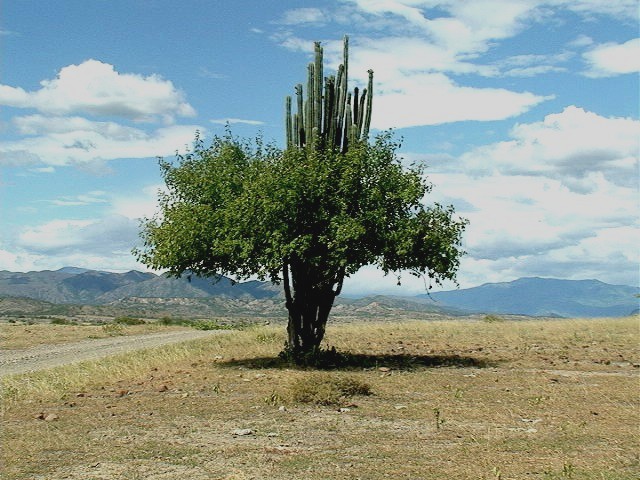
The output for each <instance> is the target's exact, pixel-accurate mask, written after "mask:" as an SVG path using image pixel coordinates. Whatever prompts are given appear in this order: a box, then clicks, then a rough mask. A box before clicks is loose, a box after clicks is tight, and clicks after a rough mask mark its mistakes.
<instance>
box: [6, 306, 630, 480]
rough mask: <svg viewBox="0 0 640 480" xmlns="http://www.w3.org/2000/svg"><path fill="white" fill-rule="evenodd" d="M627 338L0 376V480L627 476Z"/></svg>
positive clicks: (332, 333)
mask: <svg viewBox="0 0 640 480" xmlns="http://www.w3.org/2000/svg"><path fill="white" fill-rule="evenodd" d="M54 327H55V328H65V327H64V326H49V327H46V326H44V327H42V328H43V329H44V328H54ZM639 327H640V322H639V318H638V317H632V318H624V319H598V320H552V321H542V320H526V321H517V322H516V321H497V322H491V323H489V322H483V321H477V320H476V321H470V320H450V321H438V322H404V321H403V322H401V323H393V322H385V323H375V322H367V323H351V324H331V323H330V324H329V326H328V330H327V344H328V345H330V346H335V347H336V348H337V349H338V351H339V352H345V353H347V352H348V353H349V355H348V356H347V357H346V359H345V361H344V363H343V364H341V365H340V366H339V367H338V368H334V369H328V370H325V371H317V370H313V369H298V368H292V367H290V366H288V365H285V364H283V363H282V362H280V361H278V359H277V354H278V352H279V351H280V350H281V348H282V346H283V343H284V333H285V332H284V327H283V326H282V325H276V326H268V327H255V328H250V329H247V330H245V331H239V332H233V333H231V334H229V335H224V336H212V337H210V338H207V339H206V340H197V341H192V342H189V343H184V344H179V345H172V346H165V347H161V348H156V349H152V350H146V351H140V352H135V353H130V354H126V355H122V356H118V357H110V358H108V359H105V360H102V361H96V362H87V363H82V364H79V365H75V366H67V367H59V368H55V369H52V370H48V371H42V372H39V373H31V374H25V375H15V376H9V377H5V378H4V379H3V380H2V395H3V403H2V407H3V417H2V434H1V435H2V438H1V441H2V478H3V479H7V480H9V479H47V480H51V479H63V478H64V479H77V480H80V479H82V480H91V479H152V480H154V479H158V480H160V479H163V480H164V479H181V480H187V479H190V480H191V479H195V480H198V479H274V480H277V479H287V480H292V479H293V480H295V479H309V480H316V479H317V480H320V479H323V480H324V479H363V480H364V479H491V480H499V479H503V480H506V479H567V478H574V479H594V480H595V479H598V480H604V479H609V480H622V479H628V480H631V479H637V478H639V477H640V415H639V407H640V398H639V397H640V395H639V394H640V368H638V367H639V366H640V352H639V340H640V335H639V334H640V329H639ZM69 328H71V327H69ZM344 385H356V386H365V387H367V388H364V389H363V391H362V392H360V393H366V392H365V390H367V389H368V390H370V394H369V395H360V394H357V393H358V392H356V391H355V390H354V391H353V392H352V391H347V390H339V388H338V387H340V386H344ZM336 386H338V387H336ZM335 388H338V390H335ZM340 388H341V387H340ZM301 392H302V393H304V394H309V395H307V396H306V397H305V396H304V395H301ZM336 392H337V393H336ZM350 393H356V394H355V395H353V396H350V395H349V394H350ZM341 395H343V396H341Z"/></svg>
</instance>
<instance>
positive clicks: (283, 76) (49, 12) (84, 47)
mask: <svg viewBox="0 0 640 480" xmlns="http://www.w3.org/2000/svg"><path fill="white" fill-rule="evenodd" d="M638 13H639V12H638V3H637V1H636V0H608V1H606V2H605V1H601V0H474V1H472V2H461V1H457V0H449V1H437V0H335V1H324V2H313V1H286V0H282V1H248V0H238V1H235V2H218V1H204V0H202V1H196V0H185V1H183V2H173V1H165V0H145V1H142V0H127V1H119V0H109V1H106V0H105V1H100V0H52V1H49V2H41V1H32V0H19V1H18V0H14V1H8V2H4V3H3V8H2V12H1V14H0V42H2V47H1V48H2V55H1V56H0V71H1V72H2V76H1V77H0V112H1V115H0V222H1V223H0V270H1V269H4V270H12V271H29V270H43V269H54V270H55V269H58V268H61V267H64V266H68V265H74V266H79V267H86V268H95V269H101V270H110V271H126V270H130V269H144V267H143V266H141V265H139V264H137V263H136V261H135V259H134V258H133V257H132V255H131V254H130V251H131V248H132V247H133V246H134V245H136V244H137V243H138V236H137V234H138V227H139V221H138V219H139V218H140V217H142V216H145V215H146V216H151V215H152V214H153V212H154V211H155V199H156V197H157V192H158V189H159V188H161V187H162V180H161V178H160V175H159V169H158V165H157V160H156V157H157V156H165V157H172V156H173V154H174V153H175V151H176V150H180V151H183V150H184V149H185V148H186V147H187V146H188V145H189V144H190V143H191V142H192V140H193V138H194V134H195V132H196V130H198V131H200V132H202V133H203V134H204V135H205V137H207V136H208V137H210V136H211V135H213V134H216V133H222V132H223V131H224V128H225V123H227V122H228V123H229V124H230V126H231V128H232V131H233V132H234V133H235V134H237V135H241V136H254V135H256V134H257V133H261V134H262V135H263V136H264V138H265V139H266V140H273V141H275V142H277V143H279V144H282V140H283V134H284V126H283V116H284V97H285V96H286V95H288V94H291V93H293V86H294V85H295V84H296V83H298V82H303V81H305V75H306V64H307V63H308V62H309V61H310V60H311V58H312V51H313V42H314V41H315V40H319V41H322V44H323V47H324V49H325V60H326V62H327V65H326V67H325V71H331V70H333V69H334V68H335V67H336V66H337V64H338V63H339V62H340V51H341V43H342V37H343V35H345V34H348V35H349V36H350V44H351V50H350V54H351V57H350V67H349V70H350V72H349V73H350V78H351V80H352V82H353V83H354V84H361V85H362V84H364V83H365V81H366V76H367V70H368V69H370V68H372V69H373V70H374V71H375V77H374V105H373V122H372V127H375V128H374V133H375V130H384V129H389V128H392V129H394V130H395V132H396V135H397V136H398V137H401V138H402V139H403V147H402V150H401V154H402V156H403V157H404V158H405V159H406V161H407V162H410V161H418V162H422V163H423V164H425V165H427V170H426V172H427V175H428V178H429V180H430V181H431V182H432V183H433V184H434V185H435V188H434V190H433V192H432V193H431V194H430V195H429V196H428V197H427V198H425V202H427V203H431V202H440V203H445V204H453V205H454V206H455V207H456V210H457V211H458V212H459V214H460V215H462V216H464V217H466V218H468V219H469V220H470V222H471V223H470V225H469V227H468V230H467V232H466V234H465V239H464V242H465V249H466V250H467V252H468V254H467V255H466V256H465V258H464V260H463V262H462V264H461V268H460V271H459V275H458V278H459V282H460V285H461V287H471V286H475V285H479V284H482V283H486V282H500V281H510V280H513V279H515V278H519V277H523V276H546V277H558V278H567V279H586V278H596V279H599V280H602V281H605V282H609V283H616V284H629V285H638V284H639V279H638V268H639V264H640V259H639V251H638V245H640V233H639V232H640V228H639V213H640V211H639V203H638V198H639V197H638V193H639V192H638V190H639V185H638V181H639V180H638V157H639V150H640V143H639V142H640V120H639V118H638V117H639V112H638V108H639V82H638V78H639V77H638V73H639V71H640V39H639V38H638V37H639V32H638ZM448 287H452V285H448ZM423 291H424V282H423V281H422V280H421V279H414V278H412V277H410V276H408V275H405V276H404V278H403V285H402V287H397V286H396V279H395V278H390V277H386V278H385V277H383V276H382V275H381V274H380V273H379V272H378V271H376V270H375V269H373V268H365V269H363V270H362V271H361V272H359V273H358V274H356V275H355V276H354V277H353V278H352V279H351V281H350V282H349V283H348V284H347V285H345V292H346V293H351V294H357V293H374V292H379V293H395V294H414V293H422V292H423Z"/></svg>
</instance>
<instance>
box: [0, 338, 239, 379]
mask: <svg viewBox="0 0 640 480" xmlns="http://www.w3.org/2000/svg"><path fill="white" fill-rule="evenodd" d="M228 333H231V332H230V331H228V330H208V331H203V330H185V331H177V332H165V333H149V334H144V335H131V336H122V337H109V338H101V339H93V340H83V341H81V342H75V343H66V344H61V345H42V346H39V347H34V348H28V349H24V350H0V377H3V376H5V375H12V374H16V373H26V372H32V371H36V370H44V369H47V368H52V367H57V366H60V365H67V364H70V363H77V362H82V361H86V360H97V359H100V358H103V357H107V356H109V355H116V354H118V353H125V352H130V351H133V350H140V349H144V348H151V347H158V346H161V345H167V344H170V343H178V342H184V341H187V340H194V339H197V338H203V337H208V336H210V335H221V334H228Z"/></svg>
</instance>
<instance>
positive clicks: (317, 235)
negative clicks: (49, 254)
mask: <svg viewBox="0 0 640 480" xmlns="http://www.w3.org/2000/svg"><path fill="white" fill-rule="evenodd" d="M344 60H345V61H344V63H343V64H342V65H341V66H340V68H339V70H338V76H337V78H335V77H333V76H330V77H328V78H327V79H326V80H325V81H324V90H323V88H322V84H321V83H320V81H319V79H321V78H322V48H321V47H320V44H319V43H316V57H315V61H314V62H313V63H311V64H310V65H309V80H308V89H307V99H306V102H305V101H304V99H303V93H302V86H301V85H298V86H296V93H297V104H298V111H297V113H295V114H294V115H292V113H291V99H290V98H289V97H288V98H287V101H286V112H287V113H286V132H287V135H286V137H287V148H285V149H284V150H280V149H278V148H276V147H275V146H273V145H266V146H265V145H264V144H263V143H262V141H261V140H260V139H258V140H257V141H256V142H254V143H253V144H252V143H251V142H247V141H244V140H240V139H238V138H235V137H233V136H232V135H231V134H230V133H229V132H227V134H226V135H225V136H223V137H216V138H214V140H213V143H212V145H211V146H209V147H205V146H204V144H203V142H202V140H201V139H200V138H196V141H195V143H194V149H193V151H192V152H191V153H188V154H186V155H182V156H180V155H179V156H178V157H177V161H176V162H174V163H170V162H166V161H164V160H161V162H160V166H161V171H162V174H163V177H164V180H165V182H166V185H167V190H168V191H167V193H165V194H162V195H161V196H160V201H159V204H160V212H159V213H158V214H157V215H156V216H155V217H154V218H152V219H146V220H144V221H143V224H142V231H141V237H142V239H143V241H144V246H143V247H142V248H141V249H138V250H136V254H137V257H138V259H139V260H140V261H142V262H143V263H144V264H146V265H148V266H150V267H152V268H155V269H168V271H169V273H170V274H173V275H175V276H180V275H183V274H184V273H185V272H190V273H193V274H196V275H199V276H217V275H227V276H232V277H234V278H236V279H238V280H241V279H247V278H249V277H251V276H257V277H258V278H260V279H267V278H268V279H269V280H271V281H272V282H274V283H278V284H280V283H281V284H282V285H283V289H284V294H285V298H286V308H287V310H288V316H289V321H288V326H287V332H288V340H287V345H286V350H287V352H288V353H289V354H291V356H292V358H293V359H295V360H296V361H298V362H302V361H304V359H305V358H306V357H308V356H309V355H310V354H313V353H315V352H318V351H319V346H320V343H321V341H322V339H323V337H324V333H325V326H326V323H327V320H328V317H329V313H330V311H331V309H332V307H333V303H334V300H335V298H336V297H337V296H338V295H340V292H341V289H342V284H343V281H344V279H345V278H347V277H348V276H350V275H352V274H354V273H355V272H357V271H358V270H359V269H360V268H361V267H363V266H366V265H377V266H379V267H380V268H381V269H382V271H384V272H385V274H388V273H392V272H393V273H396V274H398V275H399V274H400V272H402V271H409V272H411V273H413V274H416V275H426V276H428V277H429V278H430V279H431V280H433V281H434V282H435V283H441V282H442V281H443V280H445V279H449V280H455V274H456V271H457V268H458V266H459V259H460V257H461V255H462V254H463V252H462V250H461V247H460V245H461V236H462V233H463V231H464V228H465V225H466V221H465V220H462V219H456V218H455V212H454V209H453V207H442V206H440V205H438V204H436V205H433V206H430V207H425V206H424V205H423V203H422V200H423V197H424V196H425V194H427V193H428V192H429V191H430V190H431V186H430V184H428V183H426V181H425V180H424V178H423V175H422V171H421V170H420V169H418V168H404V167H403V166H402V164H401V161H400V159H399V158H398V156H397V154H396V151H397V149H398V148H399V143H397V142H395V141H394V140H393V137H392V135H391V133H389V132H386V133H382V134H380V135H378V136H377V137H376V138H375V139H374V141H373V142H372V143H370V142H369V141H368V136H369V133H368V130H369V124H370V120H371V106H372V102H371V98H372V96H371V92H372V89H371V87H372V77H373V72H371V71H370V72H369V86H368V89H365V90H364V91H363V92H362V95H359V92H358V89H354V94H353V95H351V94H348V93H347V91H346V85H347V61H348V43H347V39H346V38H345V54H344ZM398 278H399V277H398Z"/></svg>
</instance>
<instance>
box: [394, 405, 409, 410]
mask: <svg viewBox="0 0 640 480" xmlns="http://www.w3.org/2000/svg"><path fill="white" fill-rule="evenodd" d="M393 408H395V409H396V410H404V409H405V408H407V406H406V405H394V406H393Z"/></svg>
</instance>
